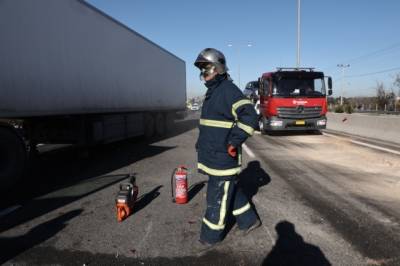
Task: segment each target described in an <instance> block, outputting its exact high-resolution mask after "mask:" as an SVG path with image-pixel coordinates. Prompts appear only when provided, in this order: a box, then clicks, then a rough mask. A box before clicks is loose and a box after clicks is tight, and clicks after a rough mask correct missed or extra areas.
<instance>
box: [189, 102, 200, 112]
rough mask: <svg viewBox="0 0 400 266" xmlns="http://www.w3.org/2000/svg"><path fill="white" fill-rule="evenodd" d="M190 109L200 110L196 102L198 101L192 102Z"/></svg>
mask: <svg viewBox="0 0 400 266" xmlns="http://www.w3.org/2000/svg"><path fill="white" fill-rule="evenodd" d="M190 110H192V111H198V110H200V106H199V104H198V103H194V104H192V106H191V107H190Z"/></svg>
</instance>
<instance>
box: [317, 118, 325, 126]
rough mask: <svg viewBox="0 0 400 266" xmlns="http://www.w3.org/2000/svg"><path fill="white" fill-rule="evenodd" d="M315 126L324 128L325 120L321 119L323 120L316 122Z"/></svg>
mask: <svg viewBox="0 0 400 266" xmlns="http://www.w3.org/2000/svg"><path fill="white" fill-rule="evenodd" d="M317 126H326V120H325V119H323V120H318V121H317Z"/></svg>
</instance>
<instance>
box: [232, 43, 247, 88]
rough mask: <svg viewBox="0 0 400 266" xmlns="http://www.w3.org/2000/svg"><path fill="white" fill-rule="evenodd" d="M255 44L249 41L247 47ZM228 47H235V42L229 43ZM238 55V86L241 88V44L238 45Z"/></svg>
mask: <svg viewBox="0 0 400 266" xmlns="http://www.w3.org/2000/svg"><path fill="white" fill-rule="evenodd" d="M252 46H253V45H252V44H251V43H248V44H247V45H246V47H252ZM228 47H233V44H231V43H229V44H228ZM235 47H236V56H237V60H238V87H239V89H240V88H241V87H242V84H241V82H240V45H236V46H235Z"/></svg>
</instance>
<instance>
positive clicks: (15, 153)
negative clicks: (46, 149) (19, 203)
mask: <svg viewBox="0 0 400 266" xmlns="http://www.w3.org/2000/svg"><path fill="white" fill-rule="evenodd" d="M27 160H28V157H27V150H26V145H25V143H24V140H23V139H22V137H20V136H19V135H18V133H17V132H14V131H13V129H9V128H1V127H0V191H5V190H7V189H9V188H11V187H12V186H13V185H14V184H15V183H16V182H17V181H18V179H20V178H21V177H22V175H23V173H24V169H25V166H26V164H27Z"/></svg>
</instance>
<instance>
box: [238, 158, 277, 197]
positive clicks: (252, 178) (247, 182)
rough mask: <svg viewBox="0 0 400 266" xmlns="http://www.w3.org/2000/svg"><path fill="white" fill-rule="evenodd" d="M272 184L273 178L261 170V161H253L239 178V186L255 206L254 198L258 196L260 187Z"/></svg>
mask: <svg viewBox="0 0 400 266" xmlns="http://www.w3.org/2000/svg"><path fill="white" fill-rule="evenodd" d="M269 182H271V177H270V176H269V175H268V174H267V172H265V171H264V169H262V168H261V165H260V162H259V161H251V162H249V163H248V164H247V167H246V169H244V170H243V171H242V172H241V173H240V174H239V176H238V183H237V186H238V187H239V188H241V189H242V191H243V192H244V194H245V195H246V196H247V198H248V199H249V201H250V203H251V204H253V202H252V200H251V199H252V198H253V197H254V196H255V195H256V194H257V192H258V190H259V188H260V187H262V186H265V185H267V184H268V183H269Z"/></svg>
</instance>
